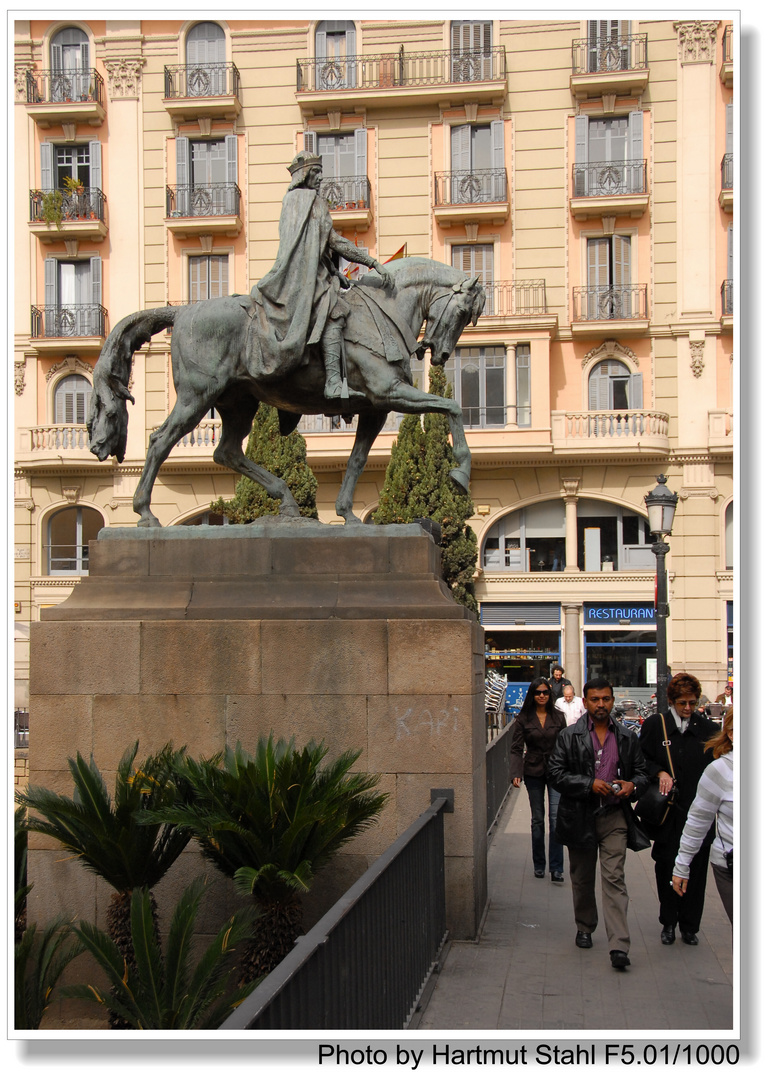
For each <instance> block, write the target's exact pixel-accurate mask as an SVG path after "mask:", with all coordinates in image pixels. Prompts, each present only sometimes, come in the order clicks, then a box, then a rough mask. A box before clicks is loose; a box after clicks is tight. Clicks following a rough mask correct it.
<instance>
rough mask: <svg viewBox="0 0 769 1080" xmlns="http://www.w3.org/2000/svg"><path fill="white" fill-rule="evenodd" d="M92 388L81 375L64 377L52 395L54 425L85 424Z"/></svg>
mask: <svg viewBox="0 0 769 1080" xmlns="http://www.w3.org/2000/svg"><path fill="white" fill-rule="evenodd" d="M92 391H93V387H92V386H91V384H90V383H89V381H88V379H86V378H84V377H83V376H82V375H66V376H65V377H64V378H63V379H62V380H61V381H60V382H59V383H58V384H57V386H56V390H55V392H54V395H53V422H54V424H85V422H86V421H87V419H88V408H89V405H90V403H91V393H92Z"/></svg>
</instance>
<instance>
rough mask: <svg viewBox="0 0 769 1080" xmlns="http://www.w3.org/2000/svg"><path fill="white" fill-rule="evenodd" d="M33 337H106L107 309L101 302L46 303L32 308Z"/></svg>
mask: <svg viewBox="0 0 769 1080" xmlns="http://www.w3.org/2000/svg"><path fill="white" fill-rule="evenodd" d="M31 319H32V325H31V331H30V332H31V336H32V337H33V338H64V337H104V336H105V333H106V326H107V309H106V308H103V307H102V306H101V304H45V305H44V306H43V307H33V308H32V309H31Z"/></svg>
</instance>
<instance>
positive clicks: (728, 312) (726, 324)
mask: <svg viewBox="0 0 769 1080" xmlns="http://www.w3.org/2000/svg"><path fill="white" fill-rule="evenodd" d="M733 325H734V280H733V279H732V278H727V279H726V281H722V282H721V329H722V330H731V329H732V326H733Z"/></svg>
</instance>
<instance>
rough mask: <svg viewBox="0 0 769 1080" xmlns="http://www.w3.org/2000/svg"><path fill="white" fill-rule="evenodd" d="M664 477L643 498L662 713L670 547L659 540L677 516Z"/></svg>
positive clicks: (673, 497) (674, 500)
mask: <svg viewBox="0 0 769 1080" xmlns="http://www.w3.org/2000/svg"><path fill="white" fill-rule="evenodd" d="M666 480H667V476H664V475H663V474H662V473H660V475H659V476H658V477H657V486H656V488H655V489H654V490H653V491H650V492H649V494H648V495H645V496H644V502H645V503H646V509H647V510H648V512H649V531H650V532H651V533H652V534H653V535H654V536H656V537H657V540H656V542H655V543H654V544H652V552H653V553H654V555H655V556H656V559H657V604H656V612H655V614H656V620H657V709H658V710H659V711H660V712H661V713H664V712H665V710H666V709H667V707H668V679H667V668H668V637H667V634H668V630H667V618H668V615H669V614H670V609H669V607H668V580H667V575H666V573H665V556H666V555H667V553H668V552H669V551H670V545H669V544H666V543H665V542H664V540H663V539H662V538H663V536H668V535H669V534H670V533H671V532H672V531H673V518H674V517H675V513H676V504H677V503H678V495H677V494H676V493H674V492H672V491H670V490H669V489H668V488H667V487H666V486H665V481H666Z"/></svg>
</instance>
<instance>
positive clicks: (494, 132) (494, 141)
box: [491, 120, 507, 202]
mask: <svg viewBox="0 0 769 1080" xmlns="http://www.w3.org/2000/svg"><path fill="white" fill-rule="evenodd" d="M491 167H492V169H495V170H496V172H495V174H494V176H493V178H492V184H493V187H492V200H493V201H494V202H504V201H505V199H506V198H507V177H506V176H505V175H504V173H503V170H504V167H505V122H504V120H492V121H491Z"/></svg>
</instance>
